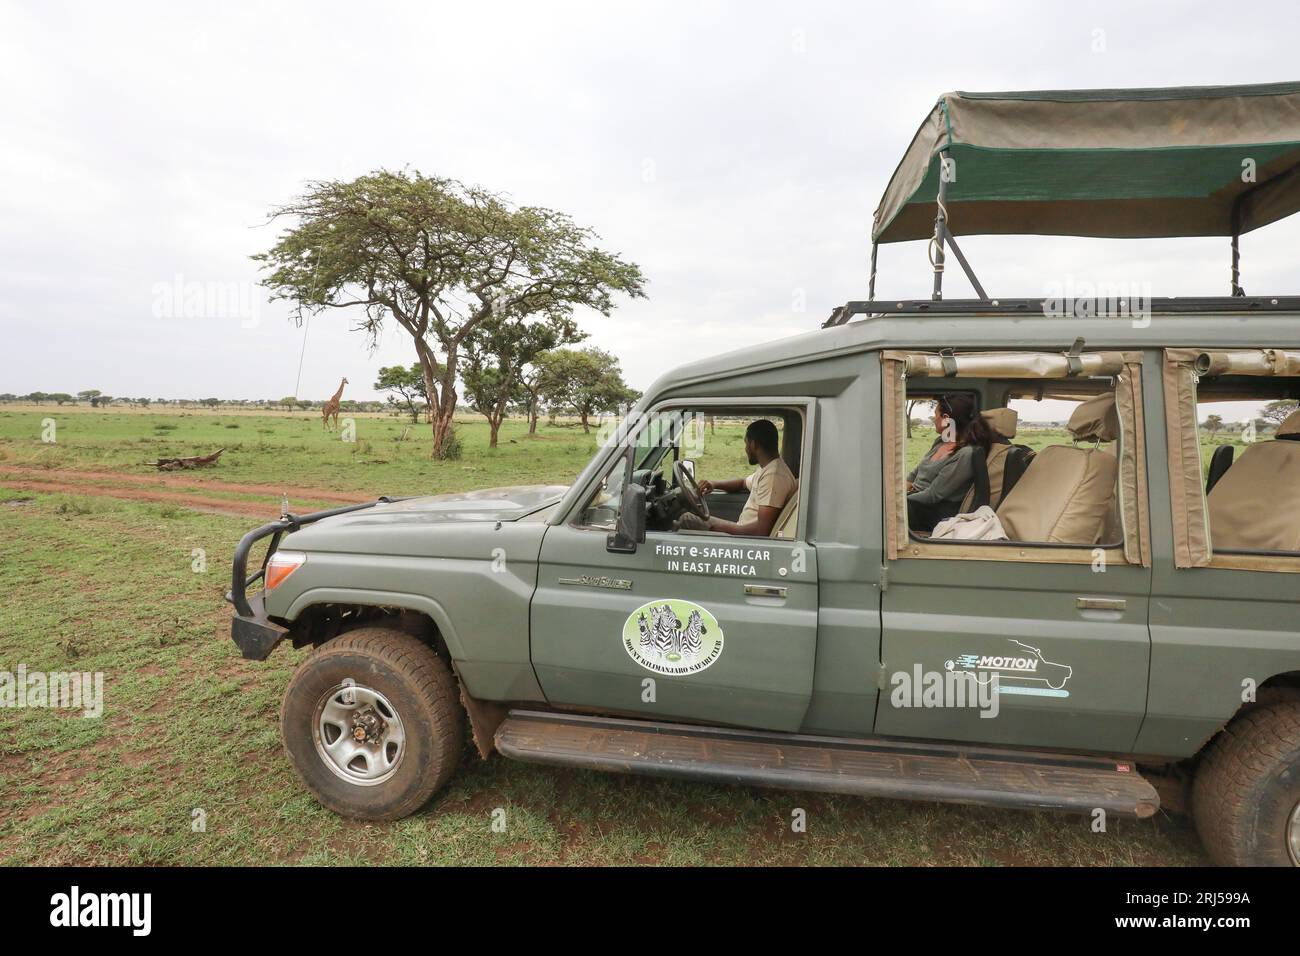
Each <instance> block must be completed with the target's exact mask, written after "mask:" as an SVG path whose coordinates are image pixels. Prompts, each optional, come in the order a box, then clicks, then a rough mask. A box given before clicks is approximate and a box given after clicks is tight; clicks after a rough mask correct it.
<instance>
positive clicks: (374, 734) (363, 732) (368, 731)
mask: <svg viewBox="0 0 1300 956" xmlns="http://www.w3.org/2000/svg"><path fill="white" fill-rule="evenodd" d="M386 726H387V724H386V722H385V721H384V718H382V717H380V716H379V714H378V713H376V711H375V709H374V708H373V707H364V708H362V709H361V711H360V712H358V713H357V715H356V716H355V717H353V718H352V739H353V740H355V741H357V742H358V743H365V744H377V743H379V741H380V740H382V739H383V733H384V728H385V727H386Z"/></svg>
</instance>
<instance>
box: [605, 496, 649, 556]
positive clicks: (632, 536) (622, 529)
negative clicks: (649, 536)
mask: <svg viewBox="0 0 1300 956" xmlns="http://www.w3.org/2000/svg"><path fill="white" fill-rule="evenodd" d="M644 541H645V485H638V484H637V483H636V482H635V481H629V482H628V483H627V484H625V485H624V486H623V497H622V504H621V506H620V508H619V511H618V521H617V523H615V525H614V530H613V531H612V532H610V535H609V537H608V538H606V539H605V550H606V551H617V552H620V553H622V554H632V553H634V552H635V551H636V546H637V545H638V544H641V543H643V542H644Z"/></svg>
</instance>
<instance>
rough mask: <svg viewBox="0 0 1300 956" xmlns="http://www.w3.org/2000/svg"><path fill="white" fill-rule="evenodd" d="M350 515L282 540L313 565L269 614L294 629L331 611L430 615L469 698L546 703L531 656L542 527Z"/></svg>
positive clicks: (273, 598) (296, 575)
mask: <svg viewBox="0 0 1300 956" xmlns="http://www.w3.org/2000/svg"><path fill="white" fill-rule="evenodd" d="M363 513H364V512H362V513H358V514H363ZM353 517H354V516H353V515H342V516H340V517H339V518H329V519H326V520H324V521H320V522H317V523H316V524H312V525H308V526H307V527H305V528H303V529H302V530H300V531H297V532H295V533H293V534H290V535H287V536H286V537H285V539H284V541H283V542H282V543H281V545H280V547H281V549H282V550H287V551H303V552H305V553H306V554H307V561H306V562H305V563H304V564H303V566H302V567H300V568H299V569H298V570H296V571H294V572H293V574H291V575H289V577H287V578H286V579H285V580H284V582H283V583H282V584H280V586H279V587H277V588H275V589H274V590H273V591H271V593H270V594H269V595H268V600H267V613H268V614H270V615H271V616H272V617H278V618H283V619H285V620H289V621H292V620H295V619H296V618H297V617H298V615H299V614H301V613H302V612H303V610H305V609H306V608H308V607H310V606H311V605H313V604H333V603H338V604H359V605H366V606H381V605H382V606H385V607H401V608H407V609H410V610H413V611H419V612H422V613H426V614H428V615H429V616H430V617H431V618H432V619H433V621H434V623H436V624H437V625H438V629H439V630H440V631H441V632H442V635H443V638H444V640H446V642H447V648H448V650H449V651H450V652H451V656H452V659H453V660H455V661H456V665H457V668H458V670H459V671H460V673H461V676H462V679H463V680H464V681H465V684H466V689H467V690H468V691H469V692H470V693H471V694H473V695H474V696H476V697H481V698H483V699H486V700H542V699H543V696H542V692H541V688H540V687H539V686H538V685H537V680H536V677H535V676H534V674H533V669H532V663H531V661H530V659H529V653H528V605H529V602H530V601H531V600H532V595H533V590H534V589H535V588H536V586H537V555H538V552H539V550H540V548H541V542H542V536H543V534H544V533H545V531H546V525H545V524H544V523H542V522H537V521H502V522H500V523H498V522H496V521H462V522H443V521H427V520H411V521H408V522H406V523H403V522H400V521H393V520H388V518H386V517H384V518H383V520H379V521H370V522H361V521H356V520H353V521H347V520H340V519H348V518H353Z"/></svg>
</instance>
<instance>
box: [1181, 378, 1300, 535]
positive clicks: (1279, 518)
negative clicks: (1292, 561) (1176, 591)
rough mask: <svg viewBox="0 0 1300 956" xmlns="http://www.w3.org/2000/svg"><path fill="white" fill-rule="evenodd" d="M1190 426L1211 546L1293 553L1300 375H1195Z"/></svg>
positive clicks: (1299, 491)
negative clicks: (1193, 424) (1197, 454)
mask: <svg viewBox="0 0 1300 956" xmlns="http://www.w3.org/2000/svg"><path fill="white" fill-rule="evenodd" d="M1196 433H1197V445H1198V448H1199V451H1200V458H1199V465H1200V486H1201V489H1202V492H1203V494H1204V500H1205V507H1206V514H1207V515H1208V518H1209V523H1210V542H1211V547H1212V549H1213V552H1214V553H1221V554H1260V555H1295V554H1298V553H1300V379H1297V378H1281V377H1267V378H1262V377H1253V376H1226V375H1225V376H1217V377H1208V378H1202V379H1201V380H1200V381H1199V382H1198V384H1197V388H1196Z"/></svg>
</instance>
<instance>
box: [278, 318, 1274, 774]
mask: <svg viewBox="0 0 1300 956" xmlns="http://www.w3.org/2000/svg"><path fill="white" fill-rule="evenodd" d="M1298 330H1300V316H1296V315H1247V314H1242V315H1205V316H1201V315H1186V314H1182V315H1156V316H1153V317H1152V318H1151V319H1150V322H1149V324H1147V325H1146V326H1145V327H1141V326H1140V324H1139V325H1134V324H1133V323H1131V322H1129V321H1127V320H1117V319H1104V318H1102V319H1086V320H1079V319H1053V318H1045V317H1042V316H1005V315H1002V316H994V315H989V316H979V315H973V316H958V315H943V314H935V315H926V316H924V317H916V316H910V317H909V316H893V317H878V318H873V319H870V320H867V321H858V322H850V323H848V324H846V325H842V326H838V327H835V328H830V329H823V330H818V331H815V332H810V333H808V334H805V335H800V336H795V337H793V338H790V339H786V340H783V341H780V342H773V343H767V344H763V345H759V346H755V347H752V348H748V349H744V350H741V351H738V352H734V353H731V354H729V355H726V356H719V357H716V358H710V359H707V360H704V361H700V362H695V363H692V364H689V365H686V366H684V367H682V368H680V369H678V370H676V371H674V372H671V373H669V374H668V375H665V376H663V377H662V378H660V379H659V380H658V381H657V382H656V383H655V384H654V385H653V386H651V388H649V389H648V390H647V391H646V393H645V397H644V398H643V399H642V402H641V403H640V405H639V406H638V410H647V409H650V408H652V407H654V406H656V405H658V404H660V403H663V402H666V401H682V402H689V401H707V400H710V399H715V400H720V399H731V400H738V401H742V402H743V401H744V400H745V399H747V398H750V399H755V400H759V399H762V400H771V399H774V398H775V399H780V398H782V397H786V398H788V399H789V400H790V401H792V402H793V401H795V400H796V398H797V399H798V400H799V401H804V402H807V403H809V405H810V412H815V417H814V418H813V419H812V420H813V421H814V422H815V425H814V427H813V428H811V429H810V432H811V433H810V434H809V435H807V436H806V437H805V456H804V460H803V469H802V474H801V475H800V479H801V495H802V496H803V498H804V508H805V511H804V515H803V520H802V523H801V526H800V529H799V534H798V538H799V539H800V540H798V541H789V542H783V541H768V540H766V539H738V538H728V537H725V536H714V535H700V536H695V535H680V534H667V533H657V532H650V533H649V535H648V538H647V541H646V542H645V543H644V544H642V545H641V546H640V547H639V548H638V549H637V551H636V552H635V553H632V554H616V553H611V552H609V551H607V550H606V541H605V537H606V535H605V533H604V532H603V531H598V530H594V529H586V528H580V527H577V526H575V525H574V523H573V522H574V521H575V519H576V516H577V514H578V511H579V507H580V505H581V504H582V503H584V502H585V501H586V500H587V498H588V497H589V496H590V494H591V492H592V489H593V487H594V484H595V482H596V481H597V480H598V478H599V476H600V475H602V474H604V473H605V471H606V470H607V469H608V468H609V466H610V464H611V462H612V460H613V458H614V456H616V455H617V454H618V451H619V449H617V448H613V447H609V448H605V449H602V450H601V451H600V452H599V453H598V454H597V455H596V456H595V458H594V459H593V460H592V462H591V463H590V464H589V465H588V466H587V468H586V469H585V470H584V471H583V473H582V474H581V475H579V476H578V478H577V479H576V480H575V481H574V483H573V484H572V485H571V486H570V487H569V488H568V490H567V491H562V492H561V491H560V490H559V489H550V490H548V491H546V492H545V493H538V494H537V495H535V496H533V497H528V496H527V495H525V494H524V493H522V492H521V493H520V495H518V496H517V497H519V499H520V500H519V501H518V502H514V504H513V505H511V506H503V505H499V504H492V503H490V502H489V503H480V504H478V505H469V504H464V503H458V504H455V505H454V507H451V508H447V507H435V506H430V507H426V505H425V504H416V505H406V506H404V507H402V508H388V509H384V510H382V511H381V510H380V509H375V510H374V511H370V512H360V513H357V514H354V515H346V516H342V517H340V518H333V519H326V520H324V521H321V522H319V523H317V524H315V525H311V526H309V527H307V528H305V529H303V530H301V531H299V532H297V533H296V534H293V535H290V536H288V537H287V538H286V539H285V541H284V542H283V544H282V547H283V548H286V549H291V550H301V551H304V552H306V553H307V554H308V561H307V563H306V564H305V565H304V566H303V567H302V568H301V569H299V570H298V571H296V572H295V573H294V574H292V575H291V576H290V577H289V578H288V579H287V580H286V581H285V582H284V583H283V584H282V585H281V586H280V587H279V588H277V589H276V590H275V591H274V592H273V593H272V594H271V596H270V600H269V601H268V610H269V611H270V613H271V614H272V615H273V616H276V617H279V618H281V619H285V620H293V619H294V618H295V617H296V616H297V615H298V614H300V613H301V612H302V611H303V609H304V608H306V607H308V606H310V605H311V604H313V603H317V602H320V601H330V602H353V603H361V604H365V603H372V604H384V605H390V606H400V607H409V608H412V609H414V610H420V611H423V612H424V613H428V614H429V615H430V616H431V617H432V618H433V619H434V620H435V622H436V623H437V624H438V626H439V628H440V629H441V630H442V631H443V633H444V636H445V637H446V639H447V643H448V646H449V648H450V649H451V651H452V655H453V657H454V658H455V659H456V661H457V667H458V671H459V672H460V674H461V675H462V677H463V679H464V680H465V682H466V685H467V689H468V690H469V691H470V692H471V693H472V694H474V695H475V696H476V697H480V698H483V699H489V700H506V701H508V700H546V701H548V702H550V703H552V704H558V705H565V706H574V707H579V708H583V709H589V710H593V711H607V712H619V713H634V714H642V715H646V716H656V717H664V718H673V719H684V720H692V721H699V722H709V723H718V724H730V725H738V726H746V727H754V728H763V729H774V730H790V731H794V730H800V731H804V732H814V733H822V734H832V735H836V734H837V735H844V736H862V735H865V734H871V733H877V734H884V735H890V736H901V737H914V738H927V739H945V740H969V741H978V742H989V743H999V744H1012V745H1023V746H1031V747H1043V748H1051V749H1060V748H1074V749H1080V750H1091V751H1098V752H1103V753H1113V754H1129V753H1138V754H1147V755H1159V756H1165V757H1171V758H1176V757H1183V756H1187V755H1190V754H1193V753H1195V752H1196V751H1197V749H1198V748H1199V747H1200V746H1201V745H1202V743H1203V742H1204V741H1205V740H1206V739H1207V738H1208V737H1209V736H1210V735H1211V734H1213V732H1214V731H1215V730H1216V729H1217V728H1218V727H1220V726H1221V725H1222V724H1223V723H1224V722H1225V721H1227V720H1228V719H1229V718H1230V717H1231V716H1232V715H1233V713H1234V712H1235V711H1236V710H1237V709H1238V707H1239V705H1240V700H1241V687H1240V684H1241V681H1242V680H1245V679H1247V678H1249V679H1251V680H1253V681H1254V682H1255V683H1256V684H1262V683H1263V682H1264V681H1266V680H1268V679H1269V678H1271V677H1274V676H1276V675H1279V674H1284V673H1297V672H1300V576H1297V575H1290V574H1283V573H1269V572H1246V571H1226V570H1217V569H1194V570H1188V569H1175V568H1174V567H1173V562H1172V546H1171V537H1172V518H1171V514H1170V492H1169V477H1168V475H1167V474H1166V465H1165V461H1166V448H1165V432H1164V428H1165V425H1164V411H1163V395H1162V391H1161V387H1162V386H1161V376H1160V359H1161V353H1160V349H1161V348H1163V347H1166V346H1202V347H1214V346H1224V347H1232V346H1239V347H1240V346H1252V345H1261V346H1262V345H1269V346H1278V345H1282V346H1289V347H1296V345H1297V344H1298V343H1300V331H1298ZM1077 336H1082V337H1084V339H1085V340H1086V343H1087V348H1089V349H1102V348H1122V349H1142V350H1144V353H1145V363H1144V372H1143V375H1144V379H1143V386H1144V400H1145V409H1144V413H1145V423H1146V436H1145V438H1146V449H1147V462H1148V467H1147V477H1148V489H1147V491H1148V500H1149V514H1150V523H1151V546H1152V559H1153V560H1152V565H1153V566H1152V567H1151V568H1150V569H1142V568H1135V567H1131V566H1127V565H1124V564H1123V563H1122V560H1119V559H1112V560H1111V561H1110V562H1108V566H1107V571H1106V572H1105V573H1104V574H1097V573H1094V572H1093V571H1092V570H1091V569H1090V568H1089V567H1087V566H1083V565H1064V564H1045V563H1036V562H1030V561H1026V562H1023V563H1021V562H1015V561H1010V562H992V561H976V560H953V561H945V560H900V561H895V562H892V563H891V564H890V566H889V567H888V568H885V567H884V564H885V562H884V561H883V547H882V546H883V520H882V507H883V499H884V487H883V469H882V464H881V454H880V451H881V381H880V363H879V355H878V352H879V350H881V349H883V348H900V349H901V348H918V349H926V350H933V349H939V348H947V347H951V348H956V349H981V348H983V349H1024V348H1040V349H1050V350H1053V351H1064V350H1066V349H1068V348H1069V347H1070V345H1071V343H1072V342H1073V341H1074V339H1075V338H1076V337H1077ZM506 498H507V499H509V498H510V494H507V495H506ZM525 500H526V504H525ZM543 506H545V507H543ZM458 509H459V512H460V513H459V514H457V513H455V512H456V511H457V510H458ZM697 543H704V544H708V545H718V546H728V545H731V546H736V547H741V548H751V549H752V548H760V549H764V550H766V551H768V552H770V554H769V556H768V558H767V559H765V560H764V561H751V560H747V559H745V558H741V559H738V560H737V561H730V560H728V561H724V562H722V563H725V564H733V563H739V564H745V565H753V566H754V568H753V571H752V573H751V572H749V571H745V572H740V571H737V570H734V569H732V570H723V571H717V572H713V571H709V572H706V573H696V572H684V571H681V570H670V569H669V567H668V565H667V562H668V561H669V560H674V559H676V558H674V557H673V556H671V555H669V554H668V553H667V552H666V550H665V549H666V548H667V547H669V546H681V545H684V544H690V545H694V544H697ZM796 548H802V550H803V558H804V561H805V563H804V564H802V565H800V566H799V567H800V568H801V570H798V571H795V570H793V568H794V566H795V562H794V560H793V559H794V550H795V549H796ZM497 549H499V551H498V550H497ZM494 556H495V557H499V558H503V559H504V570H494V567H493V561H494ZM781 567H785V568H786V574H785V575H780V574H779V569H780V568H781ZM584 577H586V578H588V579H591V578H601V577H603V578H607V579H614V580H615V581H619V582H623V581H626V582H629V583H628V586H627V587H626V588H624V587H621V586H619V587H609V586H600V585H599V584H598V583H593V582H592V581H590V580H588V581H586V582H584V583H579V584H565V583H561V580H560V579H561V578H565V579H570V580H574V579H582V578H584ZM606 583H608V582H606ZM745 584H759V585H767V586H776V587H785V588H786V597H785V598H784V600H783V601H779V600H777V599H775V598H771V597H761V596H754V595H747V594H745V592H744V586H745ZM1085 596H1086V597H1102V598H1111V599H1123V601H1124V602H1125V606H1124V608H1123V609H1122V610H1084V609H1080V608H1079V607H1078V606H1077V599H1078V598H1079V597H1085ZM667 599H677V600H680V601H686V602H691V605H698V606H699V607H701V608H702V609H704V610H706V611H708V612H709V613H710V614H711V615H712V616H713V617H714V618H716V621H717V622H718V625H719V627H720V628H721V630H722V631H723V632H724V634H725V641H724V648H723V651H722V653H721V654H720V655H719V656H718V657H717V658H716V660H714V661H713V662H712V663H710V664H709V666H708V667H707V668H706V669H703V670H701V671H699V672H697V673H692V674H689V675H678V674H663V673H655V672H653V671H652V670H650V669H647V668H646V667H644V666H643V665H642V664H641V663H638V661H637V659H636V658H635V657H634V656H633V655H632V654H630V653H629V651H628V650H627V648H626V647H625V645H624V642H623V636H624V629H625V626H628V622H629V616H631V615H634V612H636V611H637V610H638V609H639V608H641V607H642V606H643V605H646V604H647V603H649V604H653V603H654V602H656V601H662V600H667ZM635 620H636V618H635V617H634V616H633V617H632V621H633V627H634V625H635ZM1013 640H1014V641H1019V642H1021V644H1023V645H1025V646H1028V647H1030V648H1032V649H1036V652H1037V654H1038V656H1039V657H1040V658H1041V661H1042V664H1043V665H1044V666H1043V671H1042V672H1043V673H1049V672H1050V673H1051V674H1053V675H1056V676H1055V677H1054V679H1053V682H1054V683H1055V684H1057V685H1059V686H1052V684H1051V683H1049V682H1047V681H1044V682H1042V688H1043V689H1044V690H1046V691H1052V692H1053V693H1020V694H1016V693H1013V694H1011V695H1007V694H1005V693H1004V694H1003V695H1001V699H1000V707H1001V712H1000V715H999V716H998V717H997V718H996V719H981V718H980V717H979V716H978V711H976V710H974V709H965V710H963V709H959V708H938V709H933V708H898V707H894V706H892V705H891V703H890V700H889V690H890V684H889V678H890V675H891V674H892V673H895V672H898V671H902V670H910V669H912V668H913V667H914V666H915V665H918V664H919V665H921V666H922V668H923V669H924V670H937V671H942V670H944V669H945V666H946V664H947V663H948V662H949V661H950V660H955V659H956V658H958V657H960V656H961V655H967V654H969V655H979V654H996V653H998V652H999V650H1000V649H1002V648H1003V647H1004V645H1005V646H1008V647H1010V646H1011V645H1010V644H1009V642H1011V641H1013ZM1016 647H1019V645H1016ZM1026 653H1027V652H1026ZM1046 665H1051V667H1049V666H1046ZM1063 667H1066V668H1068V669H1069V671H1068V675H1069V676H1068V679H1064V680H1062V676H1061V675H1063V674H1064V673H1065V671H1064V670H1061V669H1060V668H1063ZM1053 668H1055V669H1053ZM647 678H653V679H654V697H653V700H650V699H647V698H646V697H645V696H644V695H645V692H646V685H645V683H644V682H645V680H646V679H647ZM1025 686H1028V685H1025ZM1035 689H1037V688H1035ZM1003 690H1004V691H1005V687H1004V688H1003ZM1059 690H1067V691H1068V695H1062V694H1059V693H1055V691H1059Z"/></svg>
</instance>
